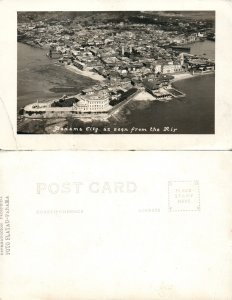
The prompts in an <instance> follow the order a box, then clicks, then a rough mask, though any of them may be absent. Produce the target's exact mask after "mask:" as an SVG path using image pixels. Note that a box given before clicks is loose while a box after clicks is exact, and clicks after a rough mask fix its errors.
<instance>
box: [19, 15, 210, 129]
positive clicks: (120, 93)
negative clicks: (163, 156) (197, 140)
mask: <svg viewBox="0 0 232 300" xmlns="http://www.w3.org/2000/svg"><path fill="white" fill-rule="evenodd" d="M17 133H18V134H214V133H215V11H81V12H80V11H32V12H30V11H19V12H18V13H17Z"/></svg>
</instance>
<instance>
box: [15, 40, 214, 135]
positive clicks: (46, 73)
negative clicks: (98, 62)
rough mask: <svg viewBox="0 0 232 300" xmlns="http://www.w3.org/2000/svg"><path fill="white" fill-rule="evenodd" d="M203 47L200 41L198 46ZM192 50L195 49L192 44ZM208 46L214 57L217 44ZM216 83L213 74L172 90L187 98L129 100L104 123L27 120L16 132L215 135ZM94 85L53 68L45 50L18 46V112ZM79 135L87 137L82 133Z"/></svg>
mask: <svg viewBox="0 0 232 300" xmlns="http://www.w3.org/2000/svg"><path fill="white" fill-rule="evenodd" d="M206 42H207V41H206ZM204 43H205V42H202V44H201V47H202V45H204ZM196 44H199V43H196ZM191 45H192V47H194V44H191ZM207 45H211V50H210V51H212V53H214V52H213V51H214V45H215V43H213V42H210V44H207ZM195 47H196V46H195ZM195 50H196V48H195ZM204 53H206V51H204ZM214 80H215V76H214V74H211V75H204V76H199V77H194V78H190V79H185V80H180V81H177V82H175V83H174V86H175V87H176V88H177V89H178V90H181V91H183V92H184V93H185V94H186V97H184V98H181V99H179V100H178V99H174V100H172V101H170V102H158V101H154V102H153V101H138V100H136V101H130V102H129V103H128V104H127V105H125V106H124V107H123V108H122V109H121V110H120V111H119V112H118V113H115V114H114V115H113V116H112V117H110V118H109V120H106V121H102V120H91V119H90V118H89V119H86V120H79V119H71V118H67V119H66V118H64V119H62V120H59V121H57V123H56V122H55V121H54V120H52V121H51V120H30V122H29V121H28V124H26V126H23V128H24V129H23V130H22V131H21V130H20V133H52V132H57V131H54V127H55V126H56V125H58V127H59V126H60V130H61V131H62V129H63V128H64V127H68V128H86V126H95V127H98V131H97V132H98V133H107V132H104V131H103V129H104V127H105V126H107V127H109V128H110V129H111V130H110V131H108V133H122V132H121V131H117V130H116V131H115V128H116V129H117V128H132V127H133V126H134V127H138V128H149V127H154V126H155V127H157V128H163V127H166V126H169V127H175V128H177V131H176V132H175V133H182V134H183V133H185V134H187V133H195V134H200V133H203V134H209V133H214V105H215V104H214V96H215V95H214V86H215V82H214ZM95 82H96V81H94V80H92V79H90V78H87V77H83V76H81V75H78V74H75V73H73V72H71V71H69V70H67V69H65V68H64V66H62V65H57V64H56V62H55V60H50V59H48V58H47V57H46V50H42V49H36V48H32V47H30V46H27V45H23V44H21V43H18V108H21V107H23V106H25V105H26V104H29V103H33V102H35V101H36V100H37V99H44V100H46V99H49V98H56V97H58V96H62V95H63V94H67V95H69V94H74V93H78V92H79V91H81V90H82V89H83V88H86V87H88V86H91V85H93V84H94V83H95ZM59 124H61V125H59ZM58 132H59V131H58ZM68 133H80V131H78V130H76V131H75V130H74V131H72V132H68ZM82 133H86V132H85V131H84V130H83V131H82ZM89 133H93V132H91V131H90V132H89ZM124 133H128V131H124ZM134 133H135V132H134ZM149 133H152V132H149ZM155 133H163V132H162V131H160V132H155ZM166 133H169V132H166Z"/></svg>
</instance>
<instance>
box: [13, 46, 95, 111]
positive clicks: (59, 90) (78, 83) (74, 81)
mask: <svg viewBox="0 0 232 300" xmlns="http://www.w3.org/2000/svg"><path fill="white" fill-rule="evenodd" d="M17 46H18V61H17V63H18V67H17V100H18V101H17V102H18V109H19V108H21V107H23V106H25V105H27V104H30V103H33V102H36V101H37V99H39V100H40V101H42V100H47V99H52V98H56V97H58V96H63V95H64V94H67V95H69V94H70V95H71V94H75V93H78V92H80V91H81V90H82V89H83V88H86V87H88V86H91V85H93V84H94V83H95V82H96V81H95V80H92V79H90V78H88V77H84V76H81V75H78V74H75V73H73V72H71V71H69V70H67V69H65V67H64V66H63V65H61V64H59V63H57V61H56V60H53V59H49V58H48V57H47V56H46V53H47V50H43V49H39V48H33V47H31V46H28V45H25V44H22V43H18V45H17Z"/></svg>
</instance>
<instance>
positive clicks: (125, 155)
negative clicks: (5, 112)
mask: <svg viewBox="0 0 232 300" xmlns="http://www.w3.org/2000/svg"><path fill="white" fill-rule="evenodd" d="M9 162H10V163H9ZM57 162H59V163H57ZM93 162H94V163H93ZM231 163H232V156H231V153H230V152H223V151H220V152H214V151H211V152H207V151H204V152H202V153H201V152H199V151H197V152H191V151H187V152H178V151H176V152H166V151H163V152H159V151H157V152H156V153H155V155H154V153H153V152H151V151H146V152H145V151H142V152H139V151H135V152H129V151H126V152H124V151H120V152H119V151H118V152H115V151H114V152H111V151H106V152H103V151H99V152H95V151H85V152H75V151H70V152H64V153H60V152H57V151H53V152H45V151H44V152H43V151H41V152H37V151H25V152H24V151H18V152H14V151H11V152H2V153H0V172H1V180H0V193H1V194H0V278H1V284H0V298H1V299H7V300H15V299H23V300H48V299H49V300H70V299H75V300H79V299H80V300H85V299H86V300H89V299H92V300H95V299H96V300H98V299H99V300H100V299H101V300H102V299H115V300H122V299H123V300H144V299H145V300H148V299H149V300H150V299H151V300H163V299H173V300H192V299H194V300H195V299H201V300H211V299H218V300H228V299H231V297H232V286H231V277H232V252H231V247H232V230H231V228H232V202H231V197H232V192H231V180H232V168H231ZM70 166H73V167H72V168H70ZM74 166H75V167H74ZM125 166H126V167H125Z"/></svg>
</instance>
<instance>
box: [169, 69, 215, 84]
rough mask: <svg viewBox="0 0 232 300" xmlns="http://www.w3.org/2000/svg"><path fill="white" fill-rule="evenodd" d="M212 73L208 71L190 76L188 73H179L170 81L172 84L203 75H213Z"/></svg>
mask: <svg viewBox="0 0 232 300" xmlns="http://www.w3.org/2000/svg"><path fill="white" fill-rule="evenodd" d="M214 73H215V72H214V71H208V72H203V73H195V74H190V73H189V72H186V73H180V74H174V75H173V76H174V79H172V82H176V81H180V80H184V79H188V78H194V77H198V76H204V75H210V74H214Z"/></svg>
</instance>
